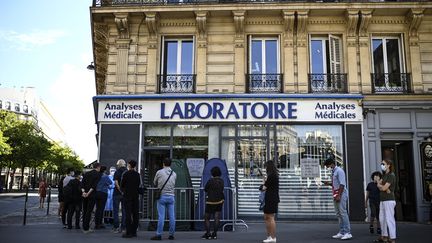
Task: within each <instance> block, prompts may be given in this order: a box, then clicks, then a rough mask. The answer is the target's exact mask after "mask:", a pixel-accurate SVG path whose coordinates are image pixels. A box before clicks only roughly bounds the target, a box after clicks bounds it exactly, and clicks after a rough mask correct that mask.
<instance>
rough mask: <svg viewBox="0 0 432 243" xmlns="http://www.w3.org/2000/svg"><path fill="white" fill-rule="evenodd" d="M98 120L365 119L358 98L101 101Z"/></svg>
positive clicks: (239, 120)
mask: <svg viewBox="0 0 432 243" xmlns="http://www.w3.org/2000/svg"><path fill="white" fill-rule="evenodd" d="M98 105H99V107H98V121H143V122H145V121H147V122H156V121H158V122H160V121H170V122H176V121H178V122H183V121H205V122H241V121H248V122H250V121H338V122H345V121H362V120H363V116H362V109H361V107H360V106H359V104H358V101H357V100H336V101H333V100H313V101H312V100H290V99H286V100H283V99H277V100H261V99H250V100H245V99H241V100H214V101H208V100H101V101H99V104H98Z"/></svg>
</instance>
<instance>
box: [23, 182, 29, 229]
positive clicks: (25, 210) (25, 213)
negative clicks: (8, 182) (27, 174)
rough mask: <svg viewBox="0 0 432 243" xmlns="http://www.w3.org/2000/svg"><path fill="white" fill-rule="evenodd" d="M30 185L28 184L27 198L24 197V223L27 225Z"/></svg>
mask: <svg viewBox="0 0 432 243" xmlns="http://www.w3.org/2000/svg"><path fill="white" fill-rule="evenodd" d="M28 190H29V188H28V186H26V194H25V199H24V219H23V225H26V221H27V201H28Z"/></svg>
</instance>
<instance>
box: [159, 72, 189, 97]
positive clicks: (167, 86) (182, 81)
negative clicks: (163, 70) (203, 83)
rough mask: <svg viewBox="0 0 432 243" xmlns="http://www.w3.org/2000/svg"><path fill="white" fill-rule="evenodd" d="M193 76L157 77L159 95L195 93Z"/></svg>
mask: <svg viewBox="0 0 432 243" xmlns="http://www.w3.org/2000/svg"><path fill="white" fill-rule="evenodd" d="M195 80H196V75H195V74H164V75H158V91H159V93H161V94H163V93H195V83H196V82H195Z"/></svg>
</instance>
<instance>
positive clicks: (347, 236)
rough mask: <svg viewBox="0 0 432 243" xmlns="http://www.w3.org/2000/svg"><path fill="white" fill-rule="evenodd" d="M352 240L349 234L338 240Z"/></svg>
mask: <svg viewBox="0 0 432 243" xmlns="http://www.w3.org/2000/svg"><path fill="white" fill-rule="evenodd" d="M351 238H352V235H351V234H350V233H346V234H344V235H343V236H342V238H340V239H341V240H349V239H351Z"/></svg>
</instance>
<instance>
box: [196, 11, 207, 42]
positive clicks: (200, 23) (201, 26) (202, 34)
mask: <svg viewBox="0 0 432 243" xmlns="http://www.w3.org/2000/svg"><path fill="white" fill-rule="evenodd" d="M207 15H208V12H207V11H196V12H195V16H196V17H195V20H196V26H197V32H198V39H201V40H203V39H206V38H207Z"/></svg>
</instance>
